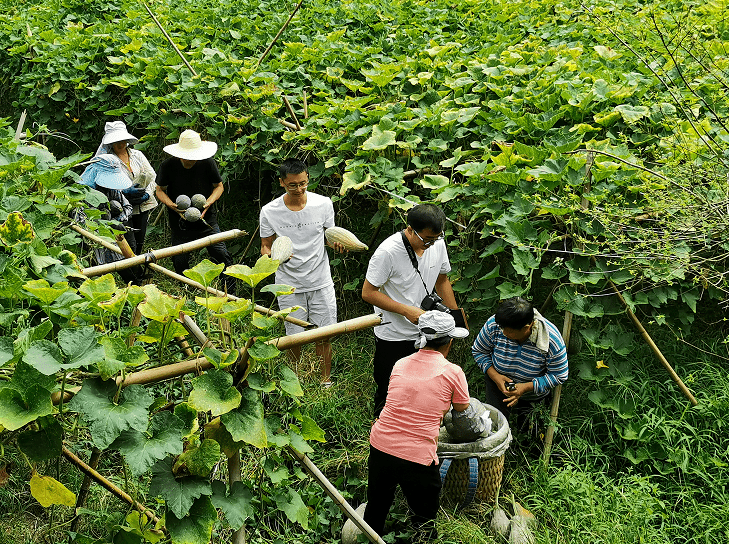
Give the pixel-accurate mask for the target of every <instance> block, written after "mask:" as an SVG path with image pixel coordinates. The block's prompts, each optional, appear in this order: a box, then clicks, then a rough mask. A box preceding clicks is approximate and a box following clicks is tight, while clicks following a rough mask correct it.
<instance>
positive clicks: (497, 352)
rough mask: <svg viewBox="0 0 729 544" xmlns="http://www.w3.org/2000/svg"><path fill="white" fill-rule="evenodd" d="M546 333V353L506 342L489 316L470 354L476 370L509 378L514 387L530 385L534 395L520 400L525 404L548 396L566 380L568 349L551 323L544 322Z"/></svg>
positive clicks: (534, 347)
mask: <svg viewBox="0 0 729 544" xmlns="http://www.w3.org/2000/svg"><path fill="white" fill-rule="evenodd" d="M544 323H545V325H546V326H547V330H548V331H549V348H548V350H547V351H546V352H544V351H541V350H539V349H538V348H537V346H536V345H535V344H534V343H533V342H531V341H529V340H526V341H525V342H524V343H523V344H520V343H519V342H515V341H514V340H510V339H508V338H507V337H506V336H504V333H503V332H501V328H500V327H499V326H498V325H497V324H496V320H495V319H494V316H491V317H490V318H489V319H488V321H486V323H485V324H484V326H483V328H482V329H481V332H479V333H478V336H477V337H476V341H475V342H474V343H473V347H472V348H471V351H472V353H473V358H474V359H475V360H476V364H477V365H478V367H479V368H480V369H481V370H483V371H484V372H486V371H487V370H488V369H489V368H490V367H492V366H493V367H494V368H495V369H496V370H497V372H499V373H500V374H503V375H504V376H509V377H510V378H511V379H513V380H514V381H515V382H517V383H526V382H529V381H531V382H532V383H533V384H534V393H527V394H525V395H524V396H523V398H524V399H525V400H529V399H537V398H541V397H544V396H546V395H547V393H549V391H550V389H552V388H554V387H556V386H557V385H559V384H561V383H564V382H565V381H566V380H567V375H568V373H569V368H568V366H567V348H566V347H565V345H564V341H563V340H562V335H561V334H560V333H559V331H558V330H557V327H555V326H554V325H553V324H552V323H551V322H550V321H548V320H547V319H544Z"/></svg>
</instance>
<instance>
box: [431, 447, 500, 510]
mask: <svg viewBox="0 0 729 544" xmlns="http://www.w3.org/2000/svg"><path fill="white" fill-rule="evenodd" d="M503 474H504V456H503V455H501V456H499V457H490V458H487V459H479V460H478V485H477V486H476V495H475V499H476V500H477V501H486V502H493V501H494V499H495V498H496V492H497V491H498V490H499V488H500V487H501V477H502V476H503ZM468 478H469V470H468V459H454V460H453V463H452V464H451V468H450V469H449V470H448V474H447V475H446V477H445V481H444V482H443V489H442V490H441V499H443V500H445V501H449V502H455V503H459V504H460V503H462V502H463V500H464V499H465V498H466V492H467V491H468Z"/></svg>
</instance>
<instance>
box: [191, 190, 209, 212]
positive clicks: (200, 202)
mask: <svg viewBox="0 0 729 544" xmlns="http://www.w3.org/2000/svg"><path fill="white" fill-rule="evenodd" d="M207 203H208V199H207V198H205V197H204V196H203V195H201V194H200V193H198V194H196V195H192V198H191V199H190V206H193V207H195V208H197V209H198V210H202V209H204V208H205V205H206V204H207Z"/></svg>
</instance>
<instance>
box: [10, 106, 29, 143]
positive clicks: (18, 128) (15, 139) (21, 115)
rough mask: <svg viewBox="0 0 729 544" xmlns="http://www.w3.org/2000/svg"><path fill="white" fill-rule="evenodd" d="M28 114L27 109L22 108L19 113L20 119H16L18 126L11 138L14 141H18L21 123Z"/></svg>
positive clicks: (22, 123)
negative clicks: (21, 111)
mask: <svg viewBox="0 0 729 544" xmlns="http://www.w3.org/2000/svg"><path fill="white" fill-rule="evenodd" d="M27 114H28V110H23V113H21V114H20V121H18V127H17V128H16V129H15V135H14V136H13V140H14V141H16V142H19V141H20V134H21V133H22V132H23V125H24V124H25V116H26V115H27Z"/></svg>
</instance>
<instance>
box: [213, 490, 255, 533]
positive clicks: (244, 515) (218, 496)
mask: <svg viewBox="0 0 729 544" xmlns="http://www.w3.org/2000/svg"><path fill="white" fill-rule="evenodd" d="M211 498H212V501H213V506H215V508H219V509H220V510H222V511H223V514H224V515H225V519H227V520H228V524H229V525H230V526H231V528H232V529H233V530H234V531H237V530H238V529H240V528H241V527H243V524H244V523H245V521H246V519H248V518H252V517H253V516H254V515H255V510H254V508H253V505H252V504H251V503H252V501H253V494H252V493H251V490H250V489H248V487H246V485H245V484H244V483H243V482H233V485H232V486H231V487H230V495H226V493H225V483H224V482H221V481H220V480H214V481H213V495H212V497H211Z"/></svg>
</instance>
